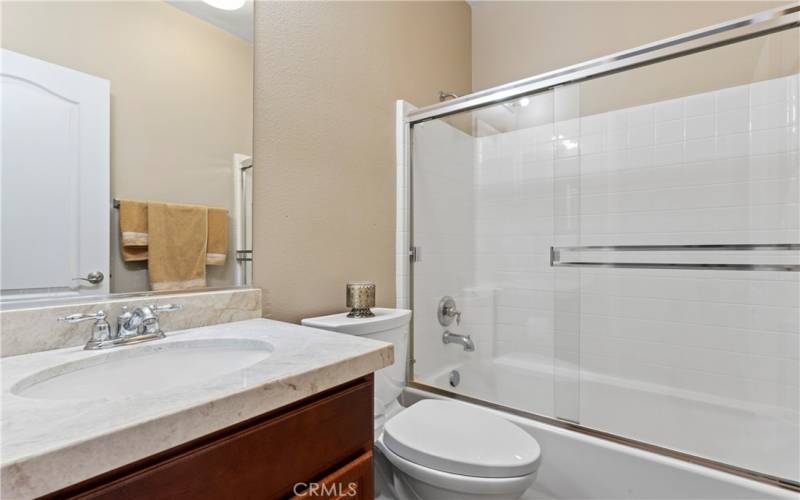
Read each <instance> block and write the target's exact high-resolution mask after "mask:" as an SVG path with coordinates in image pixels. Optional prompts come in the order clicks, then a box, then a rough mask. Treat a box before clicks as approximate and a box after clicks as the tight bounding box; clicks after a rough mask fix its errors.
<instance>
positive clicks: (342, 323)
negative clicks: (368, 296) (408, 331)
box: [300, 307, 411, 335]
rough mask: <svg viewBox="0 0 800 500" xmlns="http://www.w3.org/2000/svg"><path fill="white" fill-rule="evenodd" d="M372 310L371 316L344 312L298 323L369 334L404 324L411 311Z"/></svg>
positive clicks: (343, 331)
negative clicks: (358, 315) (364, 316)
mask: <svg viewBox="0 0 800 500" xmlns="http://www.w3.org/2000/svg"><path fill="white" fill-rule="evenodd" d="M372 312H373V313H375V316H373V317H371V318H348V317H347V313H346V312H345V313H340V314H331V315H329V316H319V317H316V318H306V319H304V320H302V321H301V322H300V323H301V324H302V325H303V326H310V327H312V328H321V329H323V330H332V331H334V332H341V333H349V334H350V335H370V334H374V333H378V332H383V331H386V330H391V329H393V328H399V327H403V326H406V325H408V322H409V320H410V319H411V311H409V310H408V309H388V308H384V307H373V308H372Z"/></svg>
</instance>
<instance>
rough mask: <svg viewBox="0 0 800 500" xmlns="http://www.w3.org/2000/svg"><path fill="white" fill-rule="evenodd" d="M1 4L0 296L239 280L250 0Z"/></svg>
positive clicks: (245, 199)
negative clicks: (0, 247)
mask: <svg viewBox="0 0 800 500" xmlns="http://www.w3.org/2000/svg"><path fill="white" fill-rule="evenodd" d="M0 8H1V9H2V15H0V19H2V30H1V31H0V33H2V35H1V38H0V45H1V46H2V70H1V72H2V171H1V174H2V194H1V195H0V196H1V199H2V225H0V240H2V249H1V252H2V253H1V254H0V255H2V270H0V288H1V289H2V291H1V292H0V298H1V300H0V302H2V303H4V304H6V305H7V304H9V303H10V304H21V303H22V302H29V301H32V300H36V301H39V300H52V299H58V300H64V299H65V298H66V299H70V298H83V297H85V296H98V295H106V294H119V293H141V292H150V291H154V290H155V291H172V290H195V289H199V290H204V289H208V288H220V287H235V286H247V285H249V283H250V279H251V278H250V272H251V264H252V252H251V246H250V238H251V228H250V221H251V204H252V188H251V181H252V176H253V173H254V172H253V167H252V158H251V155H252V135H253V134H252V130H253V127H252V124H253V91H252V82H253V1H252V0H215V1H210V0H209V1H201V0H179V1H161V0H155V1H53V2H46V1H41V2H40V1H4V2H2V4H1V5H0Z"/></svg>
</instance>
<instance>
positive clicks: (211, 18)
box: [166, 0, 253, 43]
mask: <svg viewBox="0 0 800 500" xmlns="http://www.w3.org/2000/svg"><path fill="white" fill-rule="evenodd" d="M166 2H167V3H168V4H170V5H172V6H173V7H175V8H177V9H181V10H182V11H184V12H188V13H189V14H191V15H193V16H196V17H199V18H200V19H202V20H203V21H206V22H207V23H210V24H213V25H214V26H217V27H218V28H221V29H223V30H225V31H227V32H228V33H230V34H232V35H236V36H238V37H239V38H243V39H244V40H247V41H248V42H251V43H252V41H253V0H245V3H244V5H243V6H242V8H240V9H236V10H222V9H218V8H216V7H212V6H210V5H208V4H207V3H205V2H203V1H202V0H166Z"/></svg>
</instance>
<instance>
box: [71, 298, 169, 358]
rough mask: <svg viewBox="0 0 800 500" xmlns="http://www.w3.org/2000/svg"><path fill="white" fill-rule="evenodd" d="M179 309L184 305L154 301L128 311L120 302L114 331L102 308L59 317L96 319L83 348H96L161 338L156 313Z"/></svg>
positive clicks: (83, 319) (161, 332)
mask: <svg viewBox="0 0 800 500" xmlns="http://www.w3.org/2000/svg"><path fill="white" fill-rule="evenodd" d="M181 309H183V306H182V305H181V304H164V305H162V306H158V305H155V304H153V305H150V306H140V307H136V308H135V309H134V310H133V311H128V308H127V306H123V308H122V314H120V315H119V317H118V318H117V331H116V332H112V331H111V325H109V324H108V321H107V320H106V312H105V311H98V312H97V313H95V314H71V315H69V316H64V317H62V318H58V319H59V321H66V322H68V323H80V322H82V321H89V320H95V324H94V326H93V327H92V337H91V338H90V339H89V341H88V342H87V343H86V345H85V346H84V347H83V348H84V349H86V350H96V349H107V348H109V347H117V346H123V345H129V344H138V343H139V342H145V341H147V340H155V339H161V338H164V332H163V331H162V330H161V325H159V323H158V314H159V313H163V312H174V311H180V310H181Z"/></svg>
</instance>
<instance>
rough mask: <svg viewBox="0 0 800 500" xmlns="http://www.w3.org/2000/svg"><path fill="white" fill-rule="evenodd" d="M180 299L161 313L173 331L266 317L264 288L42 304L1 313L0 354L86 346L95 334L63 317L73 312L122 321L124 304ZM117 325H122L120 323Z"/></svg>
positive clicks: (165, 326) (163, 324)
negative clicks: (104, 314) (263, 314)
mask: <svg viewBox="0 0 800 500" xmlns="http://www.w3.org/2000/svg"><path fill="white" fill-rule="evenodd" d="M153 303H156V304H168V303H176V304H182V305H183V306H184V308H183V310H181V311H177V312H171V313H165V314H162V315H160V317H159V322H160V324H161V328H162V329H163V330H164V331H165V332H167V333H169V332H170V331H174V330H184V329H187V328H195V327H199V326H206V325H216V324H219V323H228V322H231V321H242V320H245V319H253V318H260V317H261V289H259V288H234V289H228V290H216V291H208V292H193V293H176V294H171V293H170V294H154V295H141V296H129V297H120V298H115V297H114V296H113V295H112V296H108V297H104V298H102V299H95V300H93V301H81V302H71V303H69V304H59V305H42V306H37V307H28V308H21V309H8V310H1V311H0V330H2V335H0V353H2V356H3V357H6V356H17V355H20V354H28V353H33V352H39V351H46V350H50V349H60V348H63V347H72V346H82V345H84V344H85V343H86V341H87V340H88V339H89V337H90V335H91V330H92V329H91V324H89V323H77V324H70V323H66V322H64V321H58V318H59V317H62V316H67V315H69V314H75V313H82V314H91V313H95V312H97V311H98V310H100V309H103V310H105V311H106V312H107V313H108V317H109V321H111V322H113V321H116V318H117V316H119V314H120V313H121V311H122V307H123V306H128V308H129V309H133V308H135V307H136V306H141V305H149V304H153ZM114 327H116V325H114Z"/></svg>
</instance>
